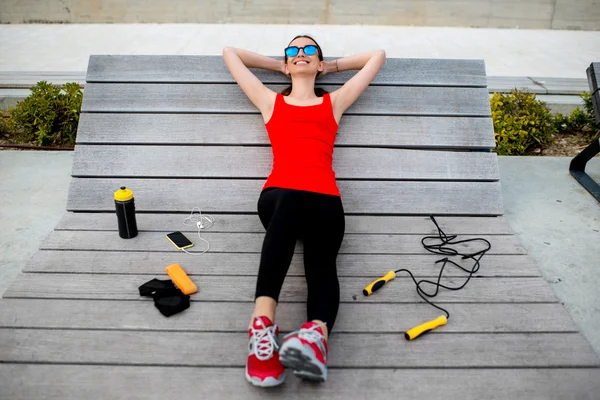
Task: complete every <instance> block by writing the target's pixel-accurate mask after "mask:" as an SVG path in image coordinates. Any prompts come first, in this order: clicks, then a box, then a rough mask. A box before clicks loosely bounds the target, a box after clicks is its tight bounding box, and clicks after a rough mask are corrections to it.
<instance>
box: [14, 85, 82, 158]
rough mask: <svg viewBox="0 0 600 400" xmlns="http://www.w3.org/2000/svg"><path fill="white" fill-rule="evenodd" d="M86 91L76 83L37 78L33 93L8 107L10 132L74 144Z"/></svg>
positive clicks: (22, 137) (21, 137) (45, 142)
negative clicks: (13, 105)
mask: <svg viewBox="0 0 600 400" xmlns="http://www.w3.org/2000/svg"><path fill="white" fill-rule="evenodd" d="M82 99H83V93H82V91H81V89H80V88H79V84H77V83H67V84H65V85H62V86H55V85H51V84H50V83H48V82H46V81H41V82H38V83H37V85H35V86H34V87H33V88H32V89H31V94H30V95H29V96H28V97H27V98H26V99H25V100H23V101H22V102H19V103H18V104H17V106H16V107H14V108H11V109H9V113H10V117H9V118H8V122H7V126H8V130H9V132H10V133H11V134H12V135H13V136H14V137H16V138H17V139H18V140H19V141H22V142H37V143H38V144H40V145H42V146H44V145H50V144H52V145H62V144H67V143H69V144H74V143H75V138H76V135H77V124H78V123H79V114H80V113H81V100H82Z"/></svg>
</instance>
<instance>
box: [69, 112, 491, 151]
mask: <svg viewBox="0 0 600 400" xmlns="http://www.w3.org/2000/svg"><path fill="white" fill-rule="evenodd" d="M165 132H168V135H167V134H165ZM493 132H494V128H493V126H492V119H491V118H473V117H423V116H422V117H407V116H387V115H378V116H372V115H371V116H369V115H344V117H343V118H342V120H341V121H340V126H339V130H338V134H337V137H336V146H386V147H406V148H450V149H454V148H456V149H465V148H471V149H491V148H494V147H495V142H494V135H493ZM77 143H105V144H113V143H114V144H125V143H144V144H245V145H248V144H253V145H269V138H268V136H267V132H266V130H265V126H264V121H263V119H262V117H261V116H260V115H258V114H201V115H199V114H112V113H107V114H104V113H82V114H81V117H80V119H79V126H78V131H77Z"/></svg>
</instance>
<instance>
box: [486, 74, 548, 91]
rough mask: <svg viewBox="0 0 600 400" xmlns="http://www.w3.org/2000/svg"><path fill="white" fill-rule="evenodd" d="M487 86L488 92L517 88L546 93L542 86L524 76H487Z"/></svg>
mask: <svg viewBox="0 0 600 400" xmlns="http://www.w3.org/2000/svg"><path fill="white" fill-rule="evenodd" d="M487 87H488V90H489V92H490V93H494V92H499V93H507V92H510V91H512V90H514V89H517V90H525V91H527V92H530V93H538V94H547V92H546V88H545V87H544V86H542V85H541V84H536V83H535V82H534V81H533V80H531V79H530V78H528V77H526V76H488V77H487Z"/></svg>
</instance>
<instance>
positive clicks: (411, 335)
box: [404, 315, 448, 340]
mask: <svg viewBox="0 0 600 400" xmlns="http://www.w3.org/2000/svg"><path fill="white" fill-rule="evenodd" d="M446 322H448V318H446V316H445V315H441V316H439V317H437V318H436V319H432V320H431V321H427V322H425V323H424V324H421V325H419V326H415V327H414V328H412V329H411V330H409V331H407V332H406V333H405V334H404V338H405V339H406V340H413V339H416V338H418V337H419V336H421V335H422V334H423V333H425V332H429V331H431V330H434V329H435V328H437V327H438V326H442V325H446Z"/></svg>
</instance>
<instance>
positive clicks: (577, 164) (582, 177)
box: [569, 63, 600, 202]
mask: <svg viewBox="0 0 600 400" xmlns="http://www.w3.org/2000/svg"><path fill="white" fill-rule="evenodd" d="M596 68H600V63H596ZM587 76H588V82H589V84H590V92H591V93H592V103H593V105H594V115H595V117H596V122H598V123H600V104H599V103H600V91H599V90H598V81H597V80H596V71H595V70H594V63H592V64H590V66H589V68H588V69H587ZM599 152H600V138H598V139H596V140H594V141H593V142H592V144H590V145H589V146H588V147H586V148H585V149H583V151H582V152H581V153H579V154H577V155H576V156H575V157H574V158H573V159H572V160H571V164H570V165H569V173H570V174H571V176H572V177H573V178H575V180H576V181H577V182H579V183H580V184H581V186H583V187H584V188H585V189H586V190H587V191H588V192H590V194H591V195H592V196H594V198H595V199H596V200H597V201H598V202H600V185H598V183H597V182H596V181H594V180H593V179H592V178H591V177H590V176H589V175H588V174H587V173H586V172H585V165H586V164H587V162H588V161H590V160H591V159H592V158H594V156H595V155H596V154H598V153H599Z"/></svg>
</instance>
